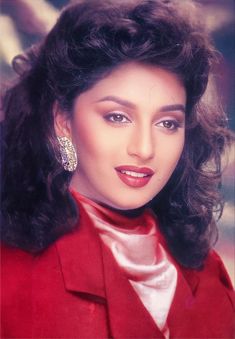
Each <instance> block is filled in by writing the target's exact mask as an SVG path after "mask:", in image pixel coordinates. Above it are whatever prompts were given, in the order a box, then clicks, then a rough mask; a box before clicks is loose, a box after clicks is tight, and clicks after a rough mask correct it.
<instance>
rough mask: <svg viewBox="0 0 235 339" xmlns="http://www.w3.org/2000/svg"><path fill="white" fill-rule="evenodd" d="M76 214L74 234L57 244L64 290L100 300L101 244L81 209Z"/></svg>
mask: <svg viewBox="0 0 235 339" xmlns="http://www.w3.org/2000/svg"><path fill="white" fill-rule="evenodd" d="M79 212H80V213H79V222H78V225H77V227H76V229H75V230H74V232H72V233H69V234H67V235H65V236H64V237H62V238H60V239H59V240H58V241H57V250H58V254H59V258H60V263H61V269H62V273H63V277H64V283H65V288H66V289H67V290H69V291H75V292H80V293H84V294H88V295H93V296H96V297H100V298H102V299H104V298H105V289H104V279H103V262H102V253H101V242H100V239H99V236H98V234H97V232H96V230H95V229H94V227H93V225H92V222H91V220H90V218H89V217H88V216H87V214H86V212H85V211H84V209H83V207H82V206H79ZM103 301H104V300H103Z"/></svg>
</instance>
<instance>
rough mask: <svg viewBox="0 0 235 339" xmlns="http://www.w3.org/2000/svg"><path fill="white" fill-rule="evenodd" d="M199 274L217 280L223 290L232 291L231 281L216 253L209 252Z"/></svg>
mask: <svg viewBox="0 0 235 339" xmlns="http://www.w3.org/2000/svg"><path fill="white" fill-rule="evenodd" d="M201 272H202V274H203V275H207V276H211V277H212V278H213V277H214V278H217V279H219V281H220V282H221V284H222V285H223V286H224V287H225V288H227V289H228V290H231V291H233V285H232V282H231V279H230V277H229V275H228V272H227V270H226V268H225V266H224V263H223V261H222V259H221V258H220V256H219V255H218V253H217V252H216V251H214V250H212V251H210V253H209V255H208V257H207V259H206V261H205V264H204V267H203V269H202V271H201Z"/></svg>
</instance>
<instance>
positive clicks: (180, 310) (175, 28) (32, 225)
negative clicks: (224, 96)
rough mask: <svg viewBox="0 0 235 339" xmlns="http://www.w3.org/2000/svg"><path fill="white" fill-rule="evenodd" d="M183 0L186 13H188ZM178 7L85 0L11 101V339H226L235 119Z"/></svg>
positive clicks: (36, 57)
mask: <svg viewBox="0 0 235 339" xmlns="http://www.w3.org/2000/svg"><path fill="white" fill-rule="evenodd" d="M180 3H181V4H182V2H180ZM180 3H177V2H175V1H170V2H168V1H160V0H155V1H151V0H146V1H131V0H126V1H122V2H117V1H79V2H76V3H75V4H73V5H71V6H69V7H67V8H65V10H64V11H63V12H62V14H61V17H60V18H59V20H58V22H57V24H56V25H55V27H54V28H53V29H52V31H51V32H50V33H49V34H48V36H47V37H46V39H45V41H44V42H43V43H42V44H41V45H40V46H39V47H38V48H33V49H31V50H30V51H29V52H28V54H27V56H25V57H20V58H18V59H16V60H15V63H14V64H15V68H16V70H17V71H18V73H19V74H20V75H19V80H18V82H17V83H16V84H15V85H14V86H13V87H12V88H10V89H9V90H8V92H7V93H6V95H5V98H4V110H5V115H6V118H5V121H4V123H3V127H4V133H3V139H4V144H3V154H4V164H3V170H2V171H3V195H2V218H3V227H2V240H3V243H4V244H3V246H2V266H3V268H2V287H3V293H2V315H3V316H2V337H4V338H13V337H15V338H22V337H24V338H109V337H112V338H206V337H208V338H231V337H232V336H233V334H234V328H233V324H234V321H233V316H234V314H233V301H232V297H233V291H232V286H231V282H230V280H229V277H228V275H227V273H226V271H225V269H224V266H223V264H222V262H221V260H220V258H219V257H218V255H217V254H216V253H215V252H214V251H213V250H212V249H211V246H212V243H213V241H214V239H215V236H216V225H215V221H214V218H213V212H214V211H215V210H217V212H219V211H221V200H220V197H219V195H218V192H217V187H218V184H219V182H220V178H221V170H220V157H221V154H222V152H223V151H224V148H225V146H226V145H227V144H228V143H229V141H230V134H229V131H228V130H227V125H226V116H225V115H224V114H223V113H222V112H221V111H219V110H218V109H217V110H211V109H210V108H209V107H206V106H203V104H202V102H201V98H202V96H203V94H204V92H205V89H206V86H207V81H208V75H209V72H210V69H211V67H212V65H213V64H214V62H215V61H216V56H215V52H214V49H213V46H212V45H211V44H210V43H209V40H208V38H207V36H206V34H205V32H204V31H203V29H202V27H201V26H198V25H197V24H196V23H193V22H191V20H190V19H189V18H188V14H187V13H186V12H184V8H181V6H180Z"/></svg>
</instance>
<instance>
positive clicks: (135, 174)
mask: <svg viewBox="0 0 235 339" xmlns="http://www.w3.org/2000/svg"><path fill="white" fill-rule="evenodd" d="M115 170H116V171H117V175H118V176H119V178H120V179H121V180H122V181H123V182H124V183H125V184H126V185H128V186H130V187H143V186H145V185H147V183H148V182H149V180H150V179H151V178H152V176H153V174H154V171H153V170H152V169H151V168H148V167H137V166H125V165H124V166H118V167H115Z"/></svg>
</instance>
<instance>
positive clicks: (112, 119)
mask: <svg viewBox="0 0 235 339" xmlns="http://www.w3.org/2000/svg"><path fill="white" fill-rule="evenodd" d="M118 117H120V118H122V119H125V121H120V120H119V121H118V120H115V118H118ZM104 119H105V120H107V121H108V122H111V123H114V124H127V123H130V122H131V121H130V119H128V118H127V117H126V116H125V115H124V114H121V113H110V114H107V115H106V116H105V117H104Z"/></svg>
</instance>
